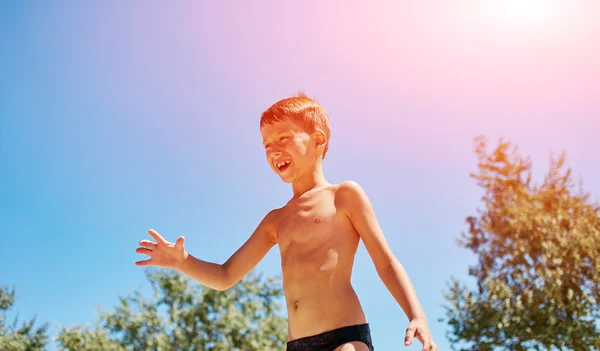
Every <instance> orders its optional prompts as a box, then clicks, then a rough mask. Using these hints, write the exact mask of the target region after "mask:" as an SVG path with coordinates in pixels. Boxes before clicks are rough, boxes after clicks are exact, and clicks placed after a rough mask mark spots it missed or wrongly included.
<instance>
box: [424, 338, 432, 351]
mask: <svg viewBox="0 0 600 351" xmlns="http://www.w3.org/2000/svg"><path fill="white" fill-rule="evenodd" d="M423 351H431V343H430V342H429V340H425V342H423Z"/></svg>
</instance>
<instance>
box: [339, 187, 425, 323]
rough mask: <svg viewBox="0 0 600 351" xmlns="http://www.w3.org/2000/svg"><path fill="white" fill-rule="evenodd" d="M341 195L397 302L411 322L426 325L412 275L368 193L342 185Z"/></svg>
mask: <svg viewBox="0 0 600 351" xmlns="http://www.w3.org/2000/svg"><path fill="white" fill-rule="evenodd" d="M338 194H339V196H340V200H341V201H342V203H343V207H344V208H345V209H346V215H347V217H348V218H349V219H350V221H351V222H352V225H353V226H354V229H356V231H357V232H358V234H359V235H360V237H361V239H362V240H363V242H364V244H365V248H366V249H367V251H368V253H369V256H370V257H371V259H372V260H373V263H374V264H375V268H376V270H377V274H378V275H379V277H380V278H381V280H382V281H383V283H384V284H385V286H386V287H387V288H388V290H389V291H390V293H391V294H392V296H393V297H394V299H395V300H396V301H397V302H398V304H399V305H400V307H402V309H403V310H404V313H406V316H407V317H408V319H409V320H411V321H412V320H415V319H421V320H423V321H426V318H425V314H424V312H423V310H422V308H421V305H420V303H419V300H418V299H417V295H416V292H415V290H414V288H413V286H412V283H411V282H410V279H409V277H408V274H407V273H406V271H405V269H404V267H403V266H402V265H401V264H400V261H399V260H398V259H397V258H396V256H395V255H394V253H393V252H392V250H391V249H390V247H389V245H388V243H387V240H386V238H385V236H384V234H383V231H382V230H381V227H380V226H379V222H378V221H377V218H376V216H375V211H374V210H373V206H372V205H371V202H370V200H369V198H368V197H367V194H366V193H365V191H364V190H363V189H362V187H361V186H360V185H359V184H357V183H355V182H353V181H346V182H343V183H342V184H341V185H340V189H339V190H338Z"/></svg>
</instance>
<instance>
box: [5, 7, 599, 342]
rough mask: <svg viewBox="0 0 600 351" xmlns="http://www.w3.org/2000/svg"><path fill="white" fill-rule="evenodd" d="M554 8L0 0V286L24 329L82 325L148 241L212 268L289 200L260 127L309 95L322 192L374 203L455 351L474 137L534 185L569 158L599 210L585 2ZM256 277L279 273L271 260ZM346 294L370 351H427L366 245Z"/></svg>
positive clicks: (594, 85)
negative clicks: (454, 294) (347, 191)
mask: <svg viewBox="0 0 600 351" xmlns="http://www.w3.org/2000/svg"><path fill="white" fill-rule="evenodd" d="M473 3H474V2H473ZM558 3H559V5H556V6H565V9H567V7H568V10H569V11H570V12H569V11H563V12H564V13H568V14H569V16H571V17H565V18H563V19H562V20H561V21H559V20H554V22H552V21H548V22H544V21H543V20H539V19H538V20H536V21H535V26H534V25H533V24H532V25H531V26H527V25H526V24H527V23H528V22H527V21H526V20H525V22H521V23H520V26H518V27H515V26H514V23H515V22H514V21H505V22H502V21H482V20H481V19H482V17H481V16H480V15H479V14H478V13H477V12H476V11H477V9H478V8H477V7H476V6H474V5H472V3H471V2H469V1H466V2H461V3H460V4H458V5H456V6H450V5H439V6H438V5H435V6H434V5H433V4H428V3H425V2H424V3H422V4H415V3H412V2H406V1H404V2H380V3H378V4H369V5H366V4H365V3H360V2H348V3H344V5H343V6H342V5H341V4H336V3H333V2H327V3H320V2H313V1H308V2H303V3H302V4H299V3H285V4H284V3H280V2H277V3H275V2H266V1H262V2H253V3H252V5H249V4H248V3H242V2H233V1H230V2H223V3H221V4H220V5H210V6H208V5H200V4H198V3H197V2H177V3H176V4H169V6H168V7H167V6H166V5H165V4H161V5H162V7H161V6H160V5H159V3H158V2H136V1H133V2H127V3H120V2H114V1H105V2H85V3H77V2H68V1H63V2H58V1H56V2H53V1H49V2H17V1H14V2H8V1H6V2H2V4H0V52H1V54H0V184H1V185H2V186H1V188H0V233H2V239H3V240H2V246H1V247H2V249H1V255H0V284H5V285H9V286H13V285H14V286H16V288H17V290H18V295H19V299H18V301H17V305H16V309H17V311H18V312H19V314H20V316H21V317H22V318H28V317H31V316H33V315H37V318H38V320H39V321H47V322H51V323H60V324H62V325H73V324H92V323H93V322H94V319H95V317H96V311H97V307H98V306H101V307H102V308H104V309H111V308H112V307H114V306H115V305H116V304H117V296H118V295H124V294H128V293H130V292H132V291H133V290H134V289H136V288H140V287H141V288H144V289H147V287H148V284H147V282H146V281H145V278H144V273H143V270H142V269H141V268H139V267H136V266H134V262H135V261H136V260H138V259H139V258H140V257H141V256H138V255H136V254H135V248H136V247H137V243H138V241H139V240H140V239H143V238H147V234H146V230H147V229H149V228H154V229H156V230H157V231H158V232H159V233H161V234H163V235H164V236H165V237H166V238H167V239H169V240H175V238H176V237H177V236H179V235H184V236H185V237H186V244H187V248H188V251H190V252H191V253H192V254H193V255H195V256H196V257H199V258H201V259H204V260H210V261H217V262H224V261H225V260H226V259H227V258H228V257H229V255H231V254H232V253H233V252H234V251H235V250H236V249H237V248H238V247H239V245H241V244H242V243H243V242H244V241H245V240H246V239H247V237H248V235H249V234H250V233H251V232H252V230H253V229H254V227H255V226H256V225H257V224H258V222H259V221H260V220H261V219H262V217H263V216H264V214H265V213H266V212H267V211H268V210H270V209H271V208H273V207H279V206H281V205H282V204H284V203H285V202H286V201H287V199H288V198H289V197H290V196H291V188H290V187H289V186H287V185H286V184H283V183H282V182H281V181H280V180H279V179H278V178H277V176H276V175H275V174H273V173H272V171H271V170H270V169H269V167H268V165H267V163H266V161H265V160H264V157H263V150H262V146H261V137H260V133H259V129H258V121H259V118H260V113H261V112H262V111H263V110H264V109H265V108H266V107H268V106H269V105H270V104H272V103H273V102H275V101H277V100H278V99H281V98H283V97H287V96H289V95H291V94H294V93H296V92H298V91H300V90H304V91H306V92H307V93H308V94H309V95H310V96H313V97H315V98H317V99H318V101H320V102H321V103H322V104H323V105H324V107H325V108H326V109H327V111H328V112H329V114H330V117H331V124H332V139H331V145H330V149H329V153H328V156H327V159H326V161H325V165H324V170H325V172H326V176H327V178H328V179H329V181H331V182H339V181H342V180H346V179H353V180H355V181H357V182H359V183H360V184H361V185H362V186H363V187H364V189H365V190H366V191H367V193H368V194H369V196H370V199H371V201H372V203H373V206H374V208H375V210H376V213H377V215H378V218H379V221H380V223H381V225H382V227H383V229H384V232H385V234H386V236H387V239H388V241H389V244H390V245H391V247H392V249H393V251H394V253H395V254H396V255H397V256H398V258H399V259H400V261H401V262H402V263H403V265H404V266H405V268H406V269H407V271H408V273H409V275H410V277H411V279H412V281H413V284H414V285H415V288H416V290H417V293H418V296H419V298H420V300H421V302H422V304H423V306H424V309H425V311H426V313H427V316H428V318H429V320H430V326H431V330H432V333H433V335H434V338H435V340H436V341H437V343H438V344H439V346H440V349H441V350H448V349H449V344H448V341H447V340H446V338H445V325H444V324H443V323H439V322H437V320H438V318H441V317H443V316H444V310H443V309H442V307H441V305H442V304H444V303H445V301H444V299H443V291H444V290H445V287H446V282H447V281H448V279H449V278H450V277H451V276H455V277H458V278H461V279H463V280H464V281H468V277H467V275H466V273H467V270H468V265H469V264H470V263H472V262H473V261H474V258H473V257H472V256H471V255H470V253H469V252H467V251H466V250H463V249H460V248H458V247H457V245H456V244H455V242H454V238H456V237H457V236H459V235H460V233H461V232H462V231H465V230H466V229H467V226H466V223H465V218H466V217H467V216H469V215H474V214H476V209H477V208H478V206H480V204H481V203H480V196H481V191H480V189H478V188H477V187H476V184H475V182H474V181H473V180H472V179H470V178H469V173H470V172H473V171H475V166H476V158H475V154H474V148H473V147H474V144H473V138H474V137H475V136H477V135H479V134H485V135H487V136H488V137H489V138H490V140H491V142H492V145H496V144H495V141H496V140H497V139H498V138H499V137H501V136H503V137H505V138H506V139H508V140H510V141H512V142H514V143H516V144H518V145H519V147H520V150H521V152H522V153H523V154H526V155H530V156H531V157H532V159H533V162H534V172H536V173H535V176H536V178H538V179H539V178H541V177H542V176H543V173H544V172H545V171H546V170H547V165H548V159H549V155H550V153H551V152H553V153H558V152H560V151H563V150H564V151H566V152H567V156H568V165H569V166H570V167H572V168H573V170H574V175H575V177H576V178H577V179H579V177H582V178H583V180H584V181H585V183H584V187H585V190H587V191H589V192H591V193H592V198H593V199H594V200H596V201H597V200H598V199H599V194H600V181H599V179H600V177H599V176H598V175H599V174H600V166H599V165H600V156H599V155H598V153H597V152H593V151H595V150H599V149H600V139H598V138H597V130H598V127H599V119H600V118H599V117H598V116H600V102H599V101H598V99H597V97H598V96H600V68H599V67H598V65H597V62H599V61H600V55H599V52H600V49H599V48H598V45H597V44H594V43H595V42H594V41H593V40H592V37H593V33H594V32H596V33H597V30H598V24H597V23H594V22H593V21H592V17H591V15H589V13H593V10H595V6H597V5H595V4H593V3H592V2H585V1H582V2H577V5H572V4H573V3H571V4H570V5H566V4H568V3H567V2H560V1H559V2H558ZM469 4H471V5H469ZM560 4H562V5H560ZM229 6H231V7H230V8H229ZM469 6H470V7H469ZM462 10H469V11H462ZM513 11H519V10H518V9H517V10H513ZM559 12H560V11H559ZM482 13H483V12H482ZM505 16H507V14H505ZM508 16H510V12H508ZM565 16H566V15H565ZM522 17H523V16H520V17H518V18H522ZM503 18H504V17H503ZM574 18H575V19H576V20H574ZM520 20H521V21H523V20H522V19H520ZM531 23H534V22H531ZM517 30H518V31H519V32H518V33H517V35H515V31H517ZM594 38H595V37H594ZM257 270H258V271H260V272H264V273H265V274H268V275H272V274H279V273H280V262H279V252H278V250H277V249H274V250H272V251H271V252H270V253H269V254H268V255H267V257H266V258H265V259H264V260H263V261H262V262H261V263H260V264H259V265H258V267H257ZM353 283H354V286H355V288H356V290H357V293H358V295H359V298H360V299H361V301H362V304H363V307H364V309H365V311H366V313H367V317H368V319H369V322H370V324H371V327H372V330H373V339H374V341H375V345H376V347H377V349H378V350H393V349H406V350H420V346H411V347H408V348H406V347H404V346H402V341H403V334H404V330H405V328H406V326H407V320H406V318H405V316H404V314H403V312H402V311H401V309H400V307H399V306H398V305H397V304H396V303H395V302H394V300H393V298H392V297H391V295H390V294H389V292H388V291H387V290H386V289H385V286H384V285H383V283H382V282H381V281H380V280H379V278H378V277H377V275H376V273H375V270H374V268H373V264H372V262H371V261H370V259H369V257H368V255H367V253H366V251H365V250H364V246H362V245H361V247H360V249H359V252H358V255H357V258H356V266H355V269H354V275H353ZM13 316H14V315H13ZM55 331H56V329H55V328H53V329H51V332H55ZM50 350H54V347H51V348H50Z"/></svg>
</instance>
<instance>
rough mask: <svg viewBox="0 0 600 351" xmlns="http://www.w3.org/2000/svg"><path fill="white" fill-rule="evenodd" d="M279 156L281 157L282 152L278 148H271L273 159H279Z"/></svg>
mask: <svg viewBox="0 0 600 351" xmlns="http://www.w3.org/2000/svg"><path fill="white" fill-rule="evenodd" d="M278 156H281V150H280V149H278V148H277V147H273V146H271V157H278Z"/></svg>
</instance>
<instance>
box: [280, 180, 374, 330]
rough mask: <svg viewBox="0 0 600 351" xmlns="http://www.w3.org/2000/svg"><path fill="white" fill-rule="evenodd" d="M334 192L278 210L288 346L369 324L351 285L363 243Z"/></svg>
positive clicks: (313, 193) (311, 195) (317, 191)
mask: <svg viewBox="0 0 600 351" xmlns="http://www.w3.org/2000/svg"><path fill="white" fill-rule="evenodd" d="M336 190H337V186H335V185H332V186H329V187H327V188H321V189H314V190H311V191H309V192H307V193H305V194H303V195H302V196H300V197H299V198H297V199H293V200H291V201H290V202H289V203H288V204H287V205H286V206H285V207H283V208H281V209H279V210H278V215H277V237H278V245H279V249H280V252H281V264H282V271H283V288H284V294H285V298H286V305H287V311H288V332H289V335H288V338H289V340H294V339H298V338H301V337H305V336H310V335H315V334H318V333H321V332H324V331H328V330H332V329H335V328H339V327H343V326H347V325H353V324H362V323H365V322H366V318H365V315H364V313H363V310H362V307H361V305H360V302H359V301H358V297H357V295H356V293H355V292H354V289H353V288H352V286H351V283H350V278H351V275H352V265H353V263H354V256H355V254H356V250H357V247H358V243H359V239H360V237H359V235H358V234H357V233H356V230H355V229H354V227H353V226H352V223H351V222H350V220H349V219H348V218H347V216H346V214H345V212H344V204H343V203H341V201H340V200H339V197H338V198H337V200H336Z"/></svg>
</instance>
